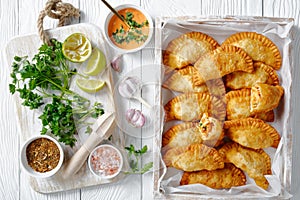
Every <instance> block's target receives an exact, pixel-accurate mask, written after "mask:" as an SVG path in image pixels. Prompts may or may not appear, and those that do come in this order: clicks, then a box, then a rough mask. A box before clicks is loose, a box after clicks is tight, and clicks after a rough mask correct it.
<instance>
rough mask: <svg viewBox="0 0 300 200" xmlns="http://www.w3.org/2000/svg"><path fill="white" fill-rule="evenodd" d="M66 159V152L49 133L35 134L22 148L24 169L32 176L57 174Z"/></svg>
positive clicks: (43, 176) (44, 176) (45, 176)
mask: <svg viewBox="0 0 300 200" xmlns="http://www.w3.org/2000/svg"><path fill="white" fill-rule="evenodd" d="M63 161H64V152H63V149H62V147H61V145H60V144H59V142H57V141H56V140H55V139H54V138H52V137H50V136H48V135H38V136H33V137H31V138H30V139H29V140H27V141H26V142H25V144H24V145H23V147H22V150H21V164H22V167H23V169H24V170H25V171H26V172H27V174H29V175H30V176H32V177H36V178H48V177H51V176H53V175H54V174H56V173H57V172H58V171H59V169H60V168H61V166H62V164H63Z"/></svg>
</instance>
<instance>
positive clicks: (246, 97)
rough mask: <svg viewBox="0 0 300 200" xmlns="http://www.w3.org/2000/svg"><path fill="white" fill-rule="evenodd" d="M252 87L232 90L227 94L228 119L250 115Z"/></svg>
mask: <svg viewBox="0 0 300 200" xmlns="http://www.w3.org/2000/svg"><path fill="white" fill-rule="evenodd" d="M250 97H251V89H241V90H235V91H230V92H228V93H227V94H226V113H227V119H228V120H232V119H241V118H246V117H250V116H251V113H250Z"/></svg>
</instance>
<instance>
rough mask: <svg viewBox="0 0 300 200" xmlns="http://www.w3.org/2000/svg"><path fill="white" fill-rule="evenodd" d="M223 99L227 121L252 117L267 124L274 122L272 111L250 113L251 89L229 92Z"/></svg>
mask: <svg viewBox="0 0 300 200" xmlns="http://www.w3.org/2000/svg"><path fill="white" fill-rule="evenodd" d="M225 97H226V114H227V120H232V119H241V118H247V117H253V118H259V119H262V120H264V121H267V122H272V121H274V112H273V111H272V110H270V111H268V112H259V113H251V112H250V99H251V89H249V88H246V89H241V90H233V91H230V92H228V93H226V96H225Z"/></svg>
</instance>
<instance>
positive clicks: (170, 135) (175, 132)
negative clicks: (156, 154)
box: [162, 122, 203, 148]
mask: <svg viewBox="0 0 300 200" xmlns="http://www.w3.org/2000/svg"><path fill="white" fill-rule="evenodd" d="M198 126H199V123H198V122H185V123H181V124H177V125H175V126H172V127H171V128H170V129H169V130H167V131H166V132H165V133H164V134H163V137H162V146H163V147H166V146H168V148H174V147H182V146H188V145H190V144H194V143H199V144H200V143H202V141H203V140H202V138H201V135H200V134H199V131H198Z"/></svg>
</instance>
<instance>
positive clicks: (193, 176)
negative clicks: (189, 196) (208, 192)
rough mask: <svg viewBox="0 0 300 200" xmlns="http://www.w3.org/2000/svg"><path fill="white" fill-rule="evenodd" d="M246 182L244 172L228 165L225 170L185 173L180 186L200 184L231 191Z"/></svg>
mask: <svg viewBox="0 0 300 200" xmlns="http://www.w3.org/2000/svg"><path fill="white" fill-rule="evenodd" d="M246 181H247V179H246V176H245V174H244V172H243V171H242V170H240V169H239V168H237V167H235V166H234V165H233V164H231V163H226V164H225V166H224V168H223V169H216V170H212V171H208V170H201V171H198V172H184V173H183V175H182V178H181V181H180V185H188V184H195V183H200V184H203V185H206V186H208V187H210V188H214V189H229V188H231V187H237V186H242V185H245V184H246Z"/></svg>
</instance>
